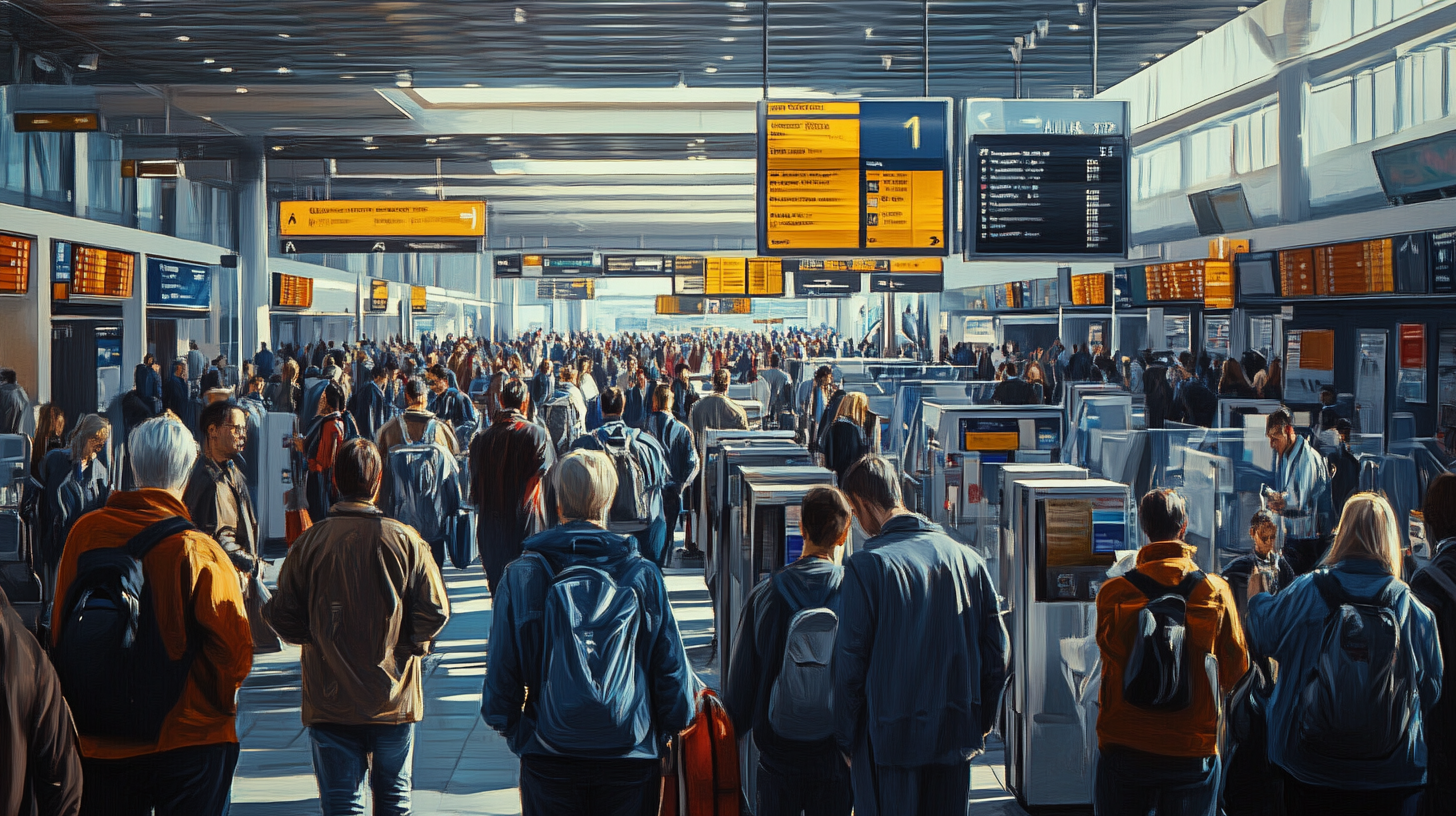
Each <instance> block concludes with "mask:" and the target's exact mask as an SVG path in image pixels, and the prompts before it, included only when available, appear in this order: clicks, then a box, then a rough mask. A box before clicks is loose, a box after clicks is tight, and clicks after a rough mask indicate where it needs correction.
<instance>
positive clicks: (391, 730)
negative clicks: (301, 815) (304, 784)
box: [308, 723, 415, 816]
mask: <svg viewBox="0 0 1456 816" xmlns="http://www.w3.org/2000/svg"><path fill="white" fill-rule="evenodd" d="M308 731H309V737H310V738H311V740H312V742H313V772H314V775H315V776H317V777H318V786H319V803H320V804H321V805H322V806H323V811H324V816H344V815H345V814H363V813H364V780H365V777H368V779H369V789H370V791H371V792H372V793H373V794H374V813H375V814H398V816H406V815H407V814H408V813H409V812H410V777H411V774H412V771H413V765H414V754H415V726H414V723H405V724H403V725H313V726H310V727H309V729H308ZM371 759H372V761H371Z"/></svg>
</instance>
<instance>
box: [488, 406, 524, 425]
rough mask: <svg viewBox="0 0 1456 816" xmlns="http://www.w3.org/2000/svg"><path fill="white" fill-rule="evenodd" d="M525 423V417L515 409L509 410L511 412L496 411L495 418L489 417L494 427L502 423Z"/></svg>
mask: <svg viewBox="0 0 1456 816" xmlns="http://www.w3.org/2000/svg"><path fill="white" fill-rule="evenodd" d="M525 421H526V417H525V415H524V414H522V413H521V412H520V411H517V410H515V409H511V410H508V411H496V412H495V416H493V417H491V422H492V423H494V424H496V425H499V424H500V423H502V422H525Z"/></svg>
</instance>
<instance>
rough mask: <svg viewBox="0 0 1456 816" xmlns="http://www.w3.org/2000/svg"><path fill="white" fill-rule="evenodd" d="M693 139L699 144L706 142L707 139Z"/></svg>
mask: <svg viewBox="0 0 1456 816" xmlns="http://www.w3.org/2000/svg"><path fill="white" fill-rule="evenodd" d="M693 141H695V142H697V143H698V144H702V143H703V142H706V141H707V139H694V140H693Z"/></svg>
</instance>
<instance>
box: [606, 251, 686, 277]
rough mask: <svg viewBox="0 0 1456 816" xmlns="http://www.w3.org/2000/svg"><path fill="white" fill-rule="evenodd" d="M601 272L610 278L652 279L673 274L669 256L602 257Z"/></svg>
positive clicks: (671, 261) (671, 257) (671, 260)
mask: <svg viewBox="0 0 1456 816" xmlns="http://www.w3.org/2000/svg"><path fill="white" fill-rule="evenodd" d="M602 272H603V273H604V274H606V275H607V277H611V278H618V277H620V278H631V277H638V278H654V277H659V276H662V275H671V274H672V273H673V256H671V255H603V256H602Z"/></svg>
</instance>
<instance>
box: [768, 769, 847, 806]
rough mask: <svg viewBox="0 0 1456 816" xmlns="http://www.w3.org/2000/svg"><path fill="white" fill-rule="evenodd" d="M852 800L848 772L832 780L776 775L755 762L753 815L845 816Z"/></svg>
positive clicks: (841, 772)
mask: <svg viewBox="0 0 1456 816" xmlns="http://www.w3.org/2000/svg"><path fill="white" fill-rule="evenodd" d="M853 804H854V797H853V795H852V789H851V787H850V783H849V769H848V768H846V767H844V766H843V764H841V765H840V773H839V774H838V775H837V776H835V777H834V778H832V779H815V778H812V777H807V776H804V775H802V774H795V775H792V776H790V775H787V774H781V773H777V772H775V771H773V770H771V769H770V768H768V766H766V765H764V764H763V763H762V762H760V763H758V809H757V810H756V811H755V812H756V814H757V816H800V814H803V816H849V811H850V807H851V806H852V805H853Z"/></svg>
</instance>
